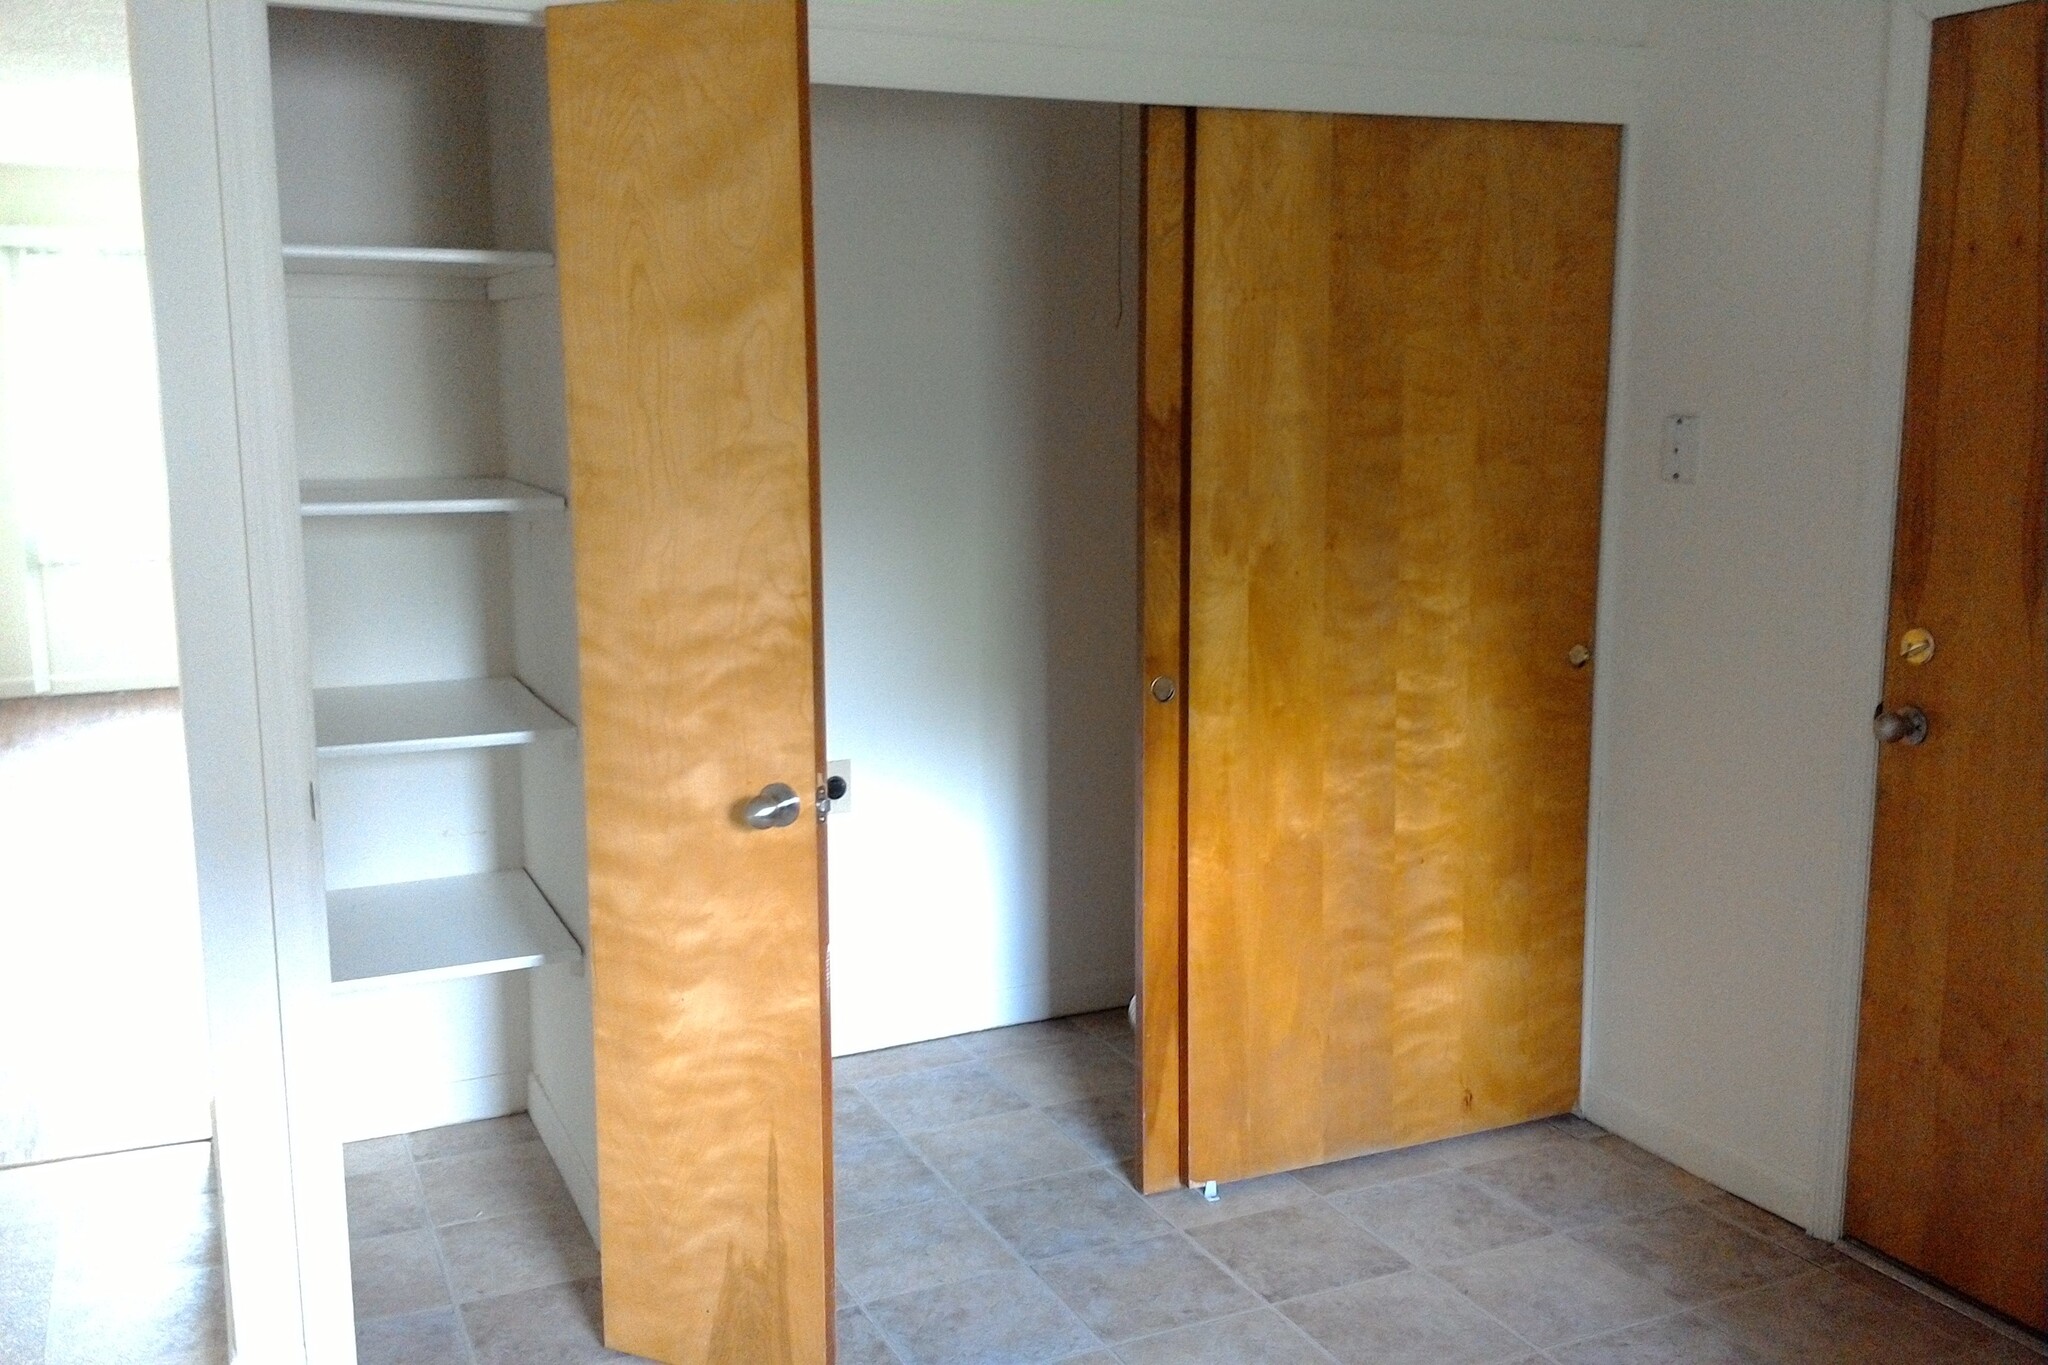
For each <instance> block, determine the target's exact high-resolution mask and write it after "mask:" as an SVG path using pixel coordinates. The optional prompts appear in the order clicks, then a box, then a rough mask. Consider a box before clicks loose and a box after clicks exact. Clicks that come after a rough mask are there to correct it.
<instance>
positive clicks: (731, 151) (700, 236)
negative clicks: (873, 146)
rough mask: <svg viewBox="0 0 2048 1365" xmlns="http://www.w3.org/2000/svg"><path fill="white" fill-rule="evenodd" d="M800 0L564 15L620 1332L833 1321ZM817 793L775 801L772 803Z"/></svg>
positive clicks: (620, 1343)
mask: <svg viewBox="0 0 2048 1365" xmlns="http://www.w3.org/2000/svg"><path fill="white" fill-rule="evenodd" d="M804 39H805V24H804V12H803V6H802V5H801V4H798V3H792V2H791V0H664V2H662V3H614V4H601V5H587V6H577V7H572V8H564V9H554V10H551V11H549V17H548V76H549V86H550V105H551V112H552V117H553V126H554V157H555V187H556V221H557V237H558V252H559V260H560V272H561V286H562V315H563V341H564V348H565V353H566V361H567V374H568V394H569V446H570V466H571V488H570V507H571V509H572V513H573V516H574V518H575V531H574V535H575V547H576V587H577V610H578V614H579V629H580V632H581V640H580V643H581V653H582V682H583V715H584V721H583V736H584V745H585V750H586V752H585V765H586V766H585V771H586V780H587V783H588V789H589V811H590V891H591V914H590V936H591V942H590V970H591V977H592V980H591V986H592V994H593V997H594V1002H595V1004H594V1012H595V1025H596V1052H597V1057H596V1060H597V1123H598V1193H599V1204H600V1236H599V1242H600V1247H601V1251H602V1255H603V1277H604V1319H605V1339H606V1341H607V1343H608V1344H610V1345H611V1346H613V1347H614V1348H616V1349H618V1350H622V1351H629V1352H632V1353H634V1354H636V1355H641V1356H646V1357H650V1358H652V1359H655V1360H660V1361H668V1362H675V1363H677V1365H681V1363H683V1362H689V1363H690V1365H695V1363H696V1362H729V1363H730V1365H764V1363H767V1362H802V1363H803V1365H821V1363H822V1362H824V1361H825V1360H826V1359H827V1358H828V1353H829V1350H830V1346H831V1339H832V1307H833V1275H832V1265H831V1244H830V1229H831V1225H832V1214H831V1204H830V1200H831V1140H830V1132H829V1128H828V1118H827V1115H828V1114H829V1112H830V1107H829V1104H828V1103H827V1100H828V1088H829V1083H828V1070H827V1068H828V1060H827V1051H826V1020H825V993H824V946H823V945H824V916H823V890H822V881H821V872H822V866H821V863H822V855H823V849H822V838H821V828H820V826H819V824H818V821H817V820H816V818H815V814H814V811H813V809H812V807H811V804H810V800H809V796H810V794H811V793H812V792H814V791H815V790H816V785H817V782H818V774H819V772H820V771H821V763H820V750H819V707H818V703H819V696H820V688H819V686H818V657H819V655H818V615H817V600H818V591H817V518H816V502H817V467H816V451H817V437H816V430H817V423H816V407H815V394H816V383H815V375H814V371H815V362H814V355H813V342H812V338H813V335H814V329H813V323H812V288H811V264H810V252H809V236H810V231H809V229H810V196H809V179H808V177H809V149H808V146H807V139H806V127H807V109H806V97H807V87H808V83H807V77H806V72H805V59H804ZM774 782H780V783H785V784H787V785H788V786H789V787H791V788H793V789H794V790H795V791H796V792H799V793H803V794H805V799H804V802H803V807H802V811H801V815H800V817H799V818H798V819H797V820H796V821H795V823H793V824H790V825H787V826H785V827H780V828H768V829H754V828H751V827H749V826H748V824H747V823H746V822H745V821H744V820H743V819H742V818H741V811H742V807H743V804H744V803H745V802H746V801H747V799H748V798H749V797H752V796H754V795H755V794H756V793H758V792H760V791H761V789H762V788H763V787H764V786H765V785H767V784H769V783H774Z"/></svg>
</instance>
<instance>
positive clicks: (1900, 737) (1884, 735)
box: [1877, 706, 1927, 744]
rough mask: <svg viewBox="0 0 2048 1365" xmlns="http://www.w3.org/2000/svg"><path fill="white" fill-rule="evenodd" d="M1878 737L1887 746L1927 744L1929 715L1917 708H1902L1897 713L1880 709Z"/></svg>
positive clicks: (1878, 714)
mask: <svg viewBox="0 0 2048 1365" xmlns="http://www.w3.org/2000/svg"><path fill="white" fill-rule="evenodd" d="M1877 737H1878V738H1879V739H1880V740H1882V741H1884V742H1885V743H1886V744H1925V743H1926V742H1927V713H1926V712H1925V711H1922V710H1921V709H1920V708H1919V707H1917V706H1901V707H1900V708H1899V709H1898V710H1896V711H1886V710H1883V709H1882V708H1880V709H1879V711H1878V713H1877Z"/></svg>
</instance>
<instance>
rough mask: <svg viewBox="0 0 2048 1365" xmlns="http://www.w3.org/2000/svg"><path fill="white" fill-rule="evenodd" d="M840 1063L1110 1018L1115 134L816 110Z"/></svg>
mask: <svg viewBox="0 0 2048 1365" xmlns="http://www.w3.org/2000/svg"><path fill="white" fill-rule="evenodd" d="M812 115H813V139H814V141H813V164H814V168H815V177H816V205H817V207H816V221H817V229H816V241H817V260H818V328H819V369H820V380H821V388H822V421H823V456H822V459H823V506H824V575H825V601H824V619H825V686H826V735H827V748H828V750H829V753H830V755H831V756H832V757H833V758H835V759H848V760H851V761H852V763H853V781H854V786H853V800H852V802H851V803H850V804H849V805H848V806H847V807H846V808H845V809H844V810H843V811H841V812H840V813H837V814H835V815H834V816H833V818H832V822H831V826H830V831H831V856H830V878H831V936H832V978H833V992H832V1025H833V1049H834V1051H835V1052H841V1053H845V1052H854V1051H861V1050H864V1049H867V1048H873V1047H881V1046H886V1045H889V1044H892V1043H900V1042H906V1041H909V1040H912V1039H918V1038H929V1037H936V1036H940V1035H944V1034H951V1033H959V1032H963V1031H965V1030H968V1029H978V1028H987V1027H991V1026H994V1025H998V1024H1008V1023H1015V1022H1018V1021H1020V1020H1026V1019H1038V1018H1045V1017H1049V1016H1053V1015H1058V1014H1064V1013H1071V1012H1075V1011H1079V1010H1086V1009H1096V1008H1101V1007H1104V1006H1109V1005H1119V1004H1122V1003H1123V1002H1124V1001H1125V1000H1126V999H1128V998H1129V996H1130V993H1131V972H1132V951H1133V938H1134V932H1135V931H1134V910H1133V906H1134V900H1135V890H1134V886H1135V882H1134V877H1135V872H1134V868H1135V852H1134V835H1133V826H1134V816H1133V811H1134V809H1135V796H1134V780H1135V768H1136V758H1135V747H1134V732H1135V729H1136V720H1137V715H1136V706H1137V702H1136V687H1135V682H1134V679H1135V678H1136V659H1137V597H1136V577H1135V574H1136V569H1135V538H1136V525H1137V521H1136V512H1135V501H1134V500H1135V488H1136V481H1137V475H1136V439H1137V432H1136V423H1137V417H1136V412H1137V409H1136V401H1137V400H1136V395H1135V383H1136V371H1137V359H1136V338H1137V309H1136V304H1135V299H1136V273H1137V272H1136V261H1135V256H1134V254H1133V252H1132V250H1131V243H1132V241H1133V240H1134V238H1133V236H1132V230H1133V229H1134V226H1135V217H1136V211H1137V196H1136V192H1135V180H1134V179H1133V176H1134V175H1135V171H1136V162H1137V151H1136V142H1135V140H1134V136H1133V135H1134V128H1131V127H1129V126H1127V120H1126V116H1125V114H1124V112H1123V111H1121V110H1119V109H1118V108H1116V107H1114V106H1107V105H1086V104H1060V103H1051V102H1042V101H1019V100H995V99H975V98H962V97H958V96H935V95H914V94H902V93H880V92H874V91H854V90H843V89H832V88H820V89H818V90H817V91H816V92H815V93H814V99H813V104H812Z"/></svg>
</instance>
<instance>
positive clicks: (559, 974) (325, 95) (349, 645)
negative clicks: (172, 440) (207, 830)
mask: <svg viewBox="0 0 2048 1365" xmlns="http://www.w3.org/2000/svg"><path fill="white" fill-rule="evenodd" d="M270 16H271V17H270V30H271V75H272V96H273V108H274V111H275V127H276V130H277V149H278V190H279V218H280V226H281V229H282V236H283V241H284V249H283V271H284V281H285V305H286V323H287V332H288V340H289V346H290V353H291V371H292V392H293V407H294V424H295V436H296V439H295V442H294V445H295V450H296V460H297V468H296V474H297V477H298V480H299V488H300V510H301V513H302V521H301V526H302V538H303V543H304V547H305V581H306V631H307V639H308V646H309V648H308V655H309V658H310V662H311V677H310V678H309V679H308V680H307V681H308V686H309V687H310V689H311V692H312V702H313V713H314V739H315V746H316V751H317V756H318V782H319V791H318V810H319V823H320V829H321V837H322V845H323V863H324V866H325V870H326V880H327V887H328V892H327V897H326V915H327V931H328V944H329V957H330V967H331V976H332V980H333V987H334V990H333V1000H334V1010H335V1014H334V1020H335V1027H334V1030H333V1036H334V1039H335V1053H336V1061H335V1072H334V1084H335V1094H334V1096H333V1105H332V1108H333V1110H334V1112H335V1113H336V1115H337V1118H338V1119H339V1126H340V1132H339V1134H338V1136H340V1137H341V1138H343V1139H344V1140H347V1139H355V1138H363V1137H371V1136H376V1135H380V1134H382V1133H389V1132H399V1131H406V1130H410V1129H417V1128H425V1127H432V1126H436V1125H438V1124H443V1123H451V1122H459V1121H463V1120H466V1119H473V1118H482V1117H486V1116H489V1115H491V1114H501V1113H509V1112H513V1111H516V1110H520V1109H529V1108H530V1109H532V1110H533V1111H534V1118H535V1122H536V1124H538V1125H539V1126H540V1128H541V1132H542V1136H543V1137H544V1138H545V1139H547V1140H548V1143H549V1147H550V1149H551V1150H552V1151H553V1152H554V1154H555V1158H556V1162H557V1164H558V1165H560V1166H561V1167H562V1169H563V1174H564V1175H565V1177H567V1178H568V1181H569V1184H570V1187H571V1190H572V1192H573V1193H575V1194H577V1196H578V1202H579V1204H582V1205H583V1206H584V1208H585V1213H586V1216H588V1215H589V1214H590V1213H591V1212H592V1211H593V1209H592V1206H591V1199H590V1181H589V1179H588V1168H589V1166H590V1164H591V1159H592V1157H593V1156H594V1126H593V1125H594V1116H593V1115H592V1113H591V1112H590V1110H591V1103H592V1101H591V1097H590V1086H591V1084H592V1078H591V1075H590V1052H589V1041H588V1040H589V1027H590V1025H589V994H588V980H587V977H586V976H585V975H584V972H583V965H582V964H583V947H582V944H583V943H584V942H585V941H587V937H588V904H587V901H588V887H587V872H586V870H585V867H584V812H583V790H582V763H581V753H580V746H579V740H578V735H577V728H576V727H577V718H578V716H579V714H580V701H579V697H578V694H577V693H578V689H577V670H576V638H575V637H576V631H575V598H574V588H573V580H572V575H571V555H570V549H569V523H570V517H571V515H572V513H571V509H570V508H569V506H568V500H567V497H566V490H567V487H568V457H567V448H566V417H565V414H564V399H563V394H562V364H561V324H560V304H559V294H558V290H557V287H556V282H555V271H554V257H553V254H552V234H553V227H552V213H551V209H552V186H551V181H550V174H549V168H548V158H547V104H546V75H545V60H544V54H543V51H542V41H541V35H540V34H539V33H538V32H537V31H535V30H531V29H519V28H506V27H501V26H496V25H476V24H467V23H459V22H439V21H423V20H414V19H397V18H389V17H379V16H371V15H361V14H345V13H337V12H324V11H310V10H292V9H283V8H276V9H272V10H271V11H270Z"/></svg>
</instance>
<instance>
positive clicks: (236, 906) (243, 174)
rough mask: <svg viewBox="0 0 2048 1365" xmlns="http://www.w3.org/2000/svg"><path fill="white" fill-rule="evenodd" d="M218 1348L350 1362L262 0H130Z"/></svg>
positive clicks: (259, 1363)
mask: <svg viewBox="0 0 2048 1365" xmlns="http://www.w3.org/2000/svg"><path fill="white" fill-rule="evenodd" d="M129 33H130V53H131V62H132V69H133V75H134V83H135V93H136V106H137V125H138V128H139V136H140V144H141V176H142V200H143V218H144V232H145V239H146V243H147V250H148V262H149V273H150V282H151V293H152V297H153V301H154V306H155V310H156V325H157V335H158V351H159V354H160V356H161V358H162V359H161V361H160V369H161V373H162V385H163V413H164V436H165V447H166V454H167V464H168V469H169V477H170V498H171V553H172V578H173V583H174V587H175V593H176V598H177V615H178V640H179V655H180V664H181V671H182V675H183V680H184V704H185V716H186V733H187V746H188V750H189V754H190V757H189V763H190V767H191V781H192V789H193V802H192V807H193V824H194V840H195V844H196V848H197V853H198V865H199V881H200V886H199V890H200V935H201V943H202V951H203V955H204V963H205V974H206V991H207V1015H208V1025H209V1033H210V1038H209V1051H210V1063H211V1071H212V1083H213V1091H214V1096H215V1099H214V1133H215V1141H216V1144H217V1145H216V1153H217V1159H218V1162H219V1171H220V1189H221V1202H222V1211H223V1237H224V1241H225V1249H226V1266H227V1271H226V1275H227V1291H228V1299H229V1310H230V1319H229V1321H230V1332H231V1336H232V1340H233V1348H234V1357H235V1359H236V1360H237V1361H246V1362H253V1363H256V1365H299V1363H300V1362H320V1363H321V1365H327V1363H328V1362H332V1363H333V1365H353V1361H354V1359H355V1344H354V1332H353V1330H352V1323H351V1318H350V1312H349V1303H348V1296H349V1274H348V1264H347V1259H346V1258H347V1246H348V1238H347V1231H346V1217H345V1213H344V1208H343V1202H342V1182H341V1149H340V1144H339V1143H338V1142H337V1141H335V1140H334V1139H333V1131H332V1125H331V1124H330V1123H328V1122H327V1120H326V1116H325V1114H324V1113H322V1112H321V1108H320V1104H321V1096H320V1090H321V1088H322V1087H321V1084H320V1083H321V1080H322V1078H323V1077H324V1076H325V1075H326V1073H327V1071H328V1068H327V1066H326V1065H325V1064H324V1052H325V1046H324V1038H323V1030H324V1028H325V1027H326V1012H327V1011H326V1003H327V1002H326V994H327V979H328V971H327V941H326V934H325V930H324V924H323V916H322V914H321V913H320V911H321V897H322V894H323V893H322V890H321V887H322V880H321V871H320V850H319V840H318V832H317V829H316V827H315V825H314V821H313V813H312V809H311V801H312V780H313V739H312V734H313V731H312V704H311V697H310V694H309V693H308V692H307V690H306V687H305V677H306V657H307V656H306V640H305V627H304V621H303V615H304V613H303V610H302V607H301V602H302V599H303V591H302V587H301V577H302V573H303V569H302V561H301V556H300V548H299V518H298V510H297V509H298V490H297V487H296V483H295V480H294V479H293V477H292V472H291V465H290V462H289V460H288V459H287V458H285V456H286V455H287V453H288V447H285V446H284V445H283V444H282V443H283V442H285V441H287V440H288V439H289V436H290V430H291V411H290V385H289V378H288V367H287V363H286V359H285V351H284V312H283V297H284V291H283V258H282V254H281V249H280V247H279V245H278V228H277V208H276V204H277V193H276V187H275V184H274V175H275V169H274V166H273V165H272V162H271V158H270V151H269V138H270V99H269V82H268V64H269V63H268V56H269V52H268V40H267V37H266V25H265V14H264V10H263V7H262V5H261V4H260V3H258V0H212V3H210V4H208V5H205V6H201V5H196V4H192V3H190V0H131V3H130V7H129Z"/></svg>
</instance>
